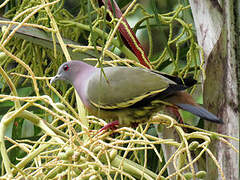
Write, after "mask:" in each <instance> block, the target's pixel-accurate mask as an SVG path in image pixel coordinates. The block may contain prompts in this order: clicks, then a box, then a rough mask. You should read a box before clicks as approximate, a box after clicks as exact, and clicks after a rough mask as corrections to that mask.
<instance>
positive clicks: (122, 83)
mask: <svg viewBox="0 0 240 180" xmlns="http://www.w3.org/2000/svg"><path fill="white" fill-rule="evenodd" d="M103 71H104V73H105V75H106V76H105V77H106V78H105V77H104V75H103V73H102V72H101V70H100V69H99V70H98V71H97V72H96V73H94V74H93V75H92V76H91V77H90V78H89V82H88V88H87V95H88V99H89V101H90V102H91V103H92V104H93V105H94V106H96V107H99V108H103V109H119V108H125V107H128V106H131V105H133V104H135V103H137V102H139V101H141V100H143V99H145V98H147V97H149V96H153V95H155V94H159V93H161V92H163V91H165V90H166V89H167V88H168V87H169V85H174V84H176V83H175V82H174V81H172V80H170V79H168V78H166V77H164V76H162V75H161V74H158V73H155V72H153V71H151V70H148V69H142V68H137V67H133V68H129V67H106V68H103Z"/></svg>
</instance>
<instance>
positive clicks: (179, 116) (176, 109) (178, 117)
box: [167, 106, 183, 124]
mask: <svg viewBox="0 0 240 180" xmlns="http://www.w3.org/2000/svg"><path fill="white" fill-rule="evenodd" d="M167 108H168V109H169V110H170V111H171V112H172V113H173V114H174V115H175V116H176V118H177V119H178V121H179V123H180V124H183V119H182V116H181V114H180V113H179V111H178V108H177V107H175V106H167Z"/></svg>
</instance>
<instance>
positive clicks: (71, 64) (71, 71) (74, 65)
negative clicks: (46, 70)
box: [50, 61, 95, 84]
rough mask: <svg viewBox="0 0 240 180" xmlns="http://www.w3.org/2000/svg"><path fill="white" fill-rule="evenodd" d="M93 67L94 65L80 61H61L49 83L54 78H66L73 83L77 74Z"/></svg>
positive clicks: (53, 80)
mask: <svg viewBox="0 0 240 180" xmlns="http://www.w3.org/2000/svg"><path fill="white" fill-rule="evenodd" d="M91 69H95V67H93V66H91V65H88V64H86V63H84V62H82V61H68V62H65V63H63V64H62V65H61V66H60V67H59V68H58V72H57V74H56V76H54V77H53V78H52V79H51V81H50V84H52V83H53V82H55V81H56V80H67V81H70V82H72V83H73V81H74V79H76V77H78V76H79V74H83V73H86V72H88V71H91Z"/></svg>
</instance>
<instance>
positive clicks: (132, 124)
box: [131, 122, 139, 129]
mask: <svg viewBox="0 0 240 180" xmlns="http://www.w3.org/2000/svg"><path fill="white" fill-rule="evenodd" d="M138 124H139V123H138V122H133V123H131V127H132V128H134V129H136V128H137V127H138Z"/></svg>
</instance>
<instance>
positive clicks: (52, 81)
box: [50, 74, 60, 84]
mask: <svg viewBox="0 0 240 180" xmlns="http://www.w3.org/2000/svg"><path fill="white" fill-rule="evenodd" d="M58 79H60V75H58V74H57V75H56V76H54V77H53V78H52V79H51V80H50V84H52V83H54V82H55V81H57V80H58Z"/></svg>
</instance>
